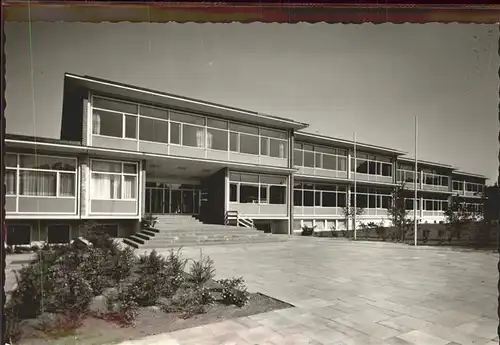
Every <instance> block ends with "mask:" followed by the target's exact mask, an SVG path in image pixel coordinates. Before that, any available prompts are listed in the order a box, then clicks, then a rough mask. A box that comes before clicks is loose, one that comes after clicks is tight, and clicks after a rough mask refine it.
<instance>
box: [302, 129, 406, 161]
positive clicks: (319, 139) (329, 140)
mask: <svg viewBox="0 0 500 345" xmlns="http://www.w3.org/2000/svg"><path fill="white" fill-rule="evenodd" d="M295 138H296V139H298V140H301V139H303V140H312V141H314V143H318V144H323V145H332V144H333V145H340V146H343V147H348V148H351V147H354V141H352V140H345V139H339V138H334V137H329V136H325V135H320V134H314V133H308V132H302V131H300V132H296V134H295ZM356 147H357V148H360V149H365V150H370V151H375V152H380V153H390V154H395V155H397V156H399V155H404V154H407V152H404V151H401V150H396V149H392V148H389V147H383V146H377V145H371V144H366V143H359V142H356Z"/></svg>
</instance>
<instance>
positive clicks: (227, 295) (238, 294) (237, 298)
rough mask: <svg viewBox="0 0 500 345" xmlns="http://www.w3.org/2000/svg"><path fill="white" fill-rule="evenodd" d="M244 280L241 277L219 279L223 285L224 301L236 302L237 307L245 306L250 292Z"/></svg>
mask: <svg viewBox="0 0 500 345" xmlns="http://www.w3.org/2000/svg"><path fill="white" fill-rule="evenodd" d="M244 282H245V281H244V280H243V278H241V277H240V278H230V279H222V280H219V281H218V283H219V284H220V285H222V293H221V297H222V298H221V301H222V303H224V304H234V305H235V306H237V307H243V306H244V305H245V304H247V302H248V300H249V298H250V294H249V293H248V291H247V288H246V286H245V284H244Z"/></svg>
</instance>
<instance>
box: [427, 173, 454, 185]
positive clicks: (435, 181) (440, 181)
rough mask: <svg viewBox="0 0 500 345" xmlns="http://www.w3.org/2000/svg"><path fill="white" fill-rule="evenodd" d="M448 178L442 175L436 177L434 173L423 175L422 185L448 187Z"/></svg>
mask: <svg viewBox="0 0 500 345" xmlns="http://www.w3.org/2000/svg"><path fill="white" fill-rule="evenodd" d="M448 181H449V177H448V176H444V175H438V174H434V173H427V172H424V173H423V183H424V184H426V185H432V186H443V187H447V186H448Z"/></svg>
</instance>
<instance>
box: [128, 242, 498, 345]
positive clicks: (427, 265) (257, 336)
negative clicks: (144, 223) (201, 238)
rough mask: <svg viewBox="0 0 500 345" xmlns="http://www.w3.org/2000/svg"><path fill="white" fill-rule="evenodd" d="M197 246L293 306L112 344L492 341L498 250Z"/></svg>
mask: <svg viewBox="0 0 500 345" xmlns="http://www.w3.org/2000/svg"><path fill="white" fill-rule="evenodd" d="M202 250H203V253H204V254H208V255H210V256H211V258H212V259H214V260H215V264H216V268H217V277H218V278H225V277H230V276H243V277H244V278H245V280H246V282H247V284H248V288H249V290H250V291H251V292H261V293H265V294H267V295H270V296H272V297H274V298H277V299H280V300H283V301H285V302H288V303H291V304H293V305H295V306H296V308H291V309H285V310H279V311H274V312H269V313H265V314H259V315H254V316H250V317H244V318H240V319H234V320H229V321H223V322H220V323H217V324H211V325H206V326H201V327H196V328H191V329H186V330H182V331H177V332H173V333H168V334H159V335H155V336H151V337H147V338H144V339H140V340H135V341H129V342H125V343H122V345H143V344H144V345H146V344H147V345H160V344H161V345H220V344H228V345H229V344H242V345H248V344H259V345H272V344H275V345H281V344H290V345H292V344H297V345H298V344H315V345H320V344H323V345H333V344H336V345H341V344H346V345H349V344H360V345H379V344H386V345H410V344H418V345H472V344H474V345H494V344H495V345H497V344H498V343H499V342H498V337H497V324H498V322H497V311H496V308H497V280H498V273H497V262H498V254H493V253H491V252H489V253H487V252H476V251H469V252H465V251H457V250H451V249H449V248H431V247H419V248H413V247H408V246H406V245H400V244H393V243H374V242H372V243H370V242H367V243H364V242H357V243H354V242H348V241H342V240H332V239H317V238H293V239H291V240H290V241H288V242H284V243H272V244H255V245H246V246H240V245H231V246H207V247H204V248H203V249H202ZM183 253H184V255H185V256H186V257H190V258H193V259H195V258H198V257H199V255H200V248H184V249H183Z"/></svg>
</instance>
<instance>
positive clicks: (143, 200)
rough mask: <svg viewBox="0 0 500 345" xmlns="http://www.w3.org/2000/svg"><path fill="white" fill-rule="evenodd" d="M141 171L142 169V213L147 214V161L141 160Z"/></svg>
mask: <svg viewBox="0 0 500 345" xmlns="http://www.w3.org/2000/svg"><path fill="white" fill-rule="evenodd" d="M140 168H141V171H140V175H139V176H140V185H139V195H140V199H139V200H140V201H139V202H140V208H139V212H140V215H144V214H146V161H145V160H142V161H141V166H140Z"/></svg>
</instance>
